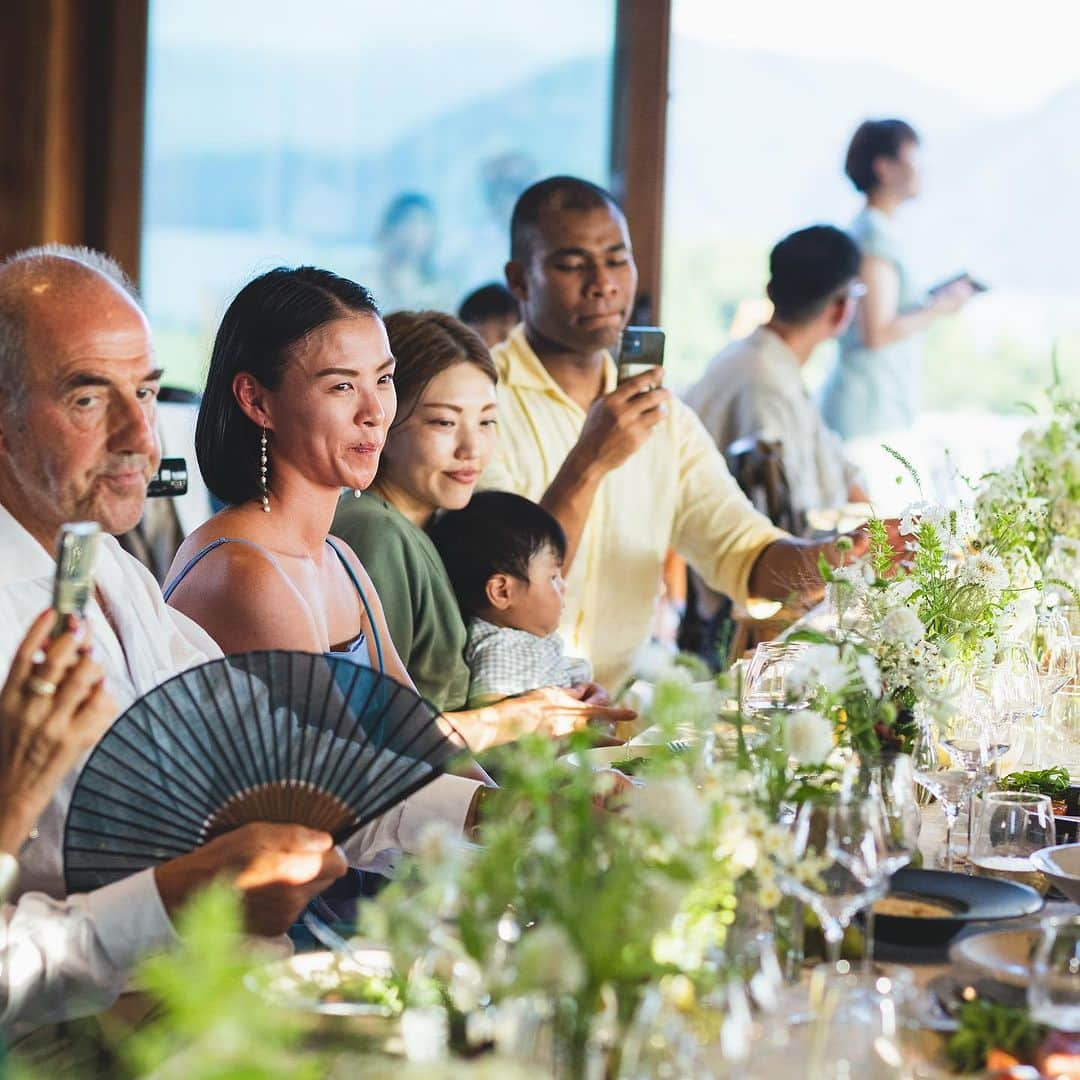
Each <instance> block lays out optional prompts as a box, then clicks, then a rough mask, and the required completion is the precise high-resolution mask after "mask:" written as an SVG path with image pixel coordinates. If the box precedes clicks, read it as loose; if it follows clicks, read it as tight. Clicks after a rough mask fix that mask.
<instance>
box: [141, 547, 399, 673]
mask: <svg viewBox="0 0 1080 1080" xmlns="http://www.w3.org/2000/svg"><path fill="white" fill-rule="evenodd" d="M326 542H327V543H328V544H329V545H330V550H331V551H333V553H334V554H335V555H336V556H337V557H338V560H339V561H340V563H341V565H342V566H343V567H345V573H346V574H348V575H349V580H350V581H351V582H352V583H353V587H354V588H355V589H356V593H357V595H358V596H359V597H360V603H361V604H363V605H364V614H365V615H367V620H368V625H369V626H370V627H371V636H372V638H373V639H374V641H375V655H376V657H377V658H378V661H379V674H380V675H385V674H386V667H385V665H384V663H383V651H382V642H380V641H379V628H378V627H377V626H376V625H375V616H374V614H373V613H372V610H371V605H370V604H369V603H368V598H367V597H366V596H365V595H364V590H363V588H362V586H361V585H360V579H359V578H358V577H357V576H356V571H355V570H353V568H352V565H351V564H350V563H349V560H348V559H347V558H345V556H344V555H343V554H342V553H341V551H340V550H339V549H338V546H337V544H335V543H333V542H332V541H331V540H330V539H329V538H328V539H327V541H326ZM222 544H247V546H248V547H252V548H254V549H255V550H256V551H260V552H262V554H264V555H265V556H266V557H267V558H268V559H269V560H270V561H271V562H272V563H273V564H274V565H275V566H277V565H278V562H277V559H275V558H274V556H273V555H271V554H270V552H269V551H267V550H266V548H264V547H262V546H261V545H259V544H256V543H255V542H254V541H253V540H244V539H242V538H241V537H233V536H219V537H218V538H217V539H216V540H212V541H211V542H210V543H209V544H207V545H206V547H204V548H203V549H202V550H201V551H197V552H196V553H195V554H194V555H192V557H191V558H190V559H188V561H187V562H186V563H185V564H184V567H183V569H182V570H181V571H180V573H179V574H177V575H176V577H174V578H173V579H172V581H170V582H169V584H168V585H167V586H166V587H165V589H164V591H163V594H162V595H163V596H164V597H165V599H166V600H168V599H169V597H170V596H172V594H173V593H174V592H175V591H176V586H177V585H179V584H180V582H181V581H183V580H184V578H186V577H187V575H188V573H189V572H190V571H191V570H192V569H194V567H195V566H196V565H197V564H198V563H199V562H200V561H201V560H202V559H204V558H205V557H206V556H207V555H209V554H210V552H211V551H213V550H214V549H215V548H219V547H221V545H222Z"/></svg>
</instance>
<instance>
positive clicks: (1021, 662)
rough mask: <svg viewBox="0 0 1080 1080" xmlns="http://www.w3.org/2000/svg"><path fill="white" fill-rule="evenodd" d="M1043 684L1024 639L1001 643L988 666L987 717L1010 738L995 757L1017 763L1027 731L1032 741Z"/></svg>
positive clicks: (1033, 655)
mask: <svg viewBox="0 0 1080 1080" xmlns="http://www.w3.org/2000/svg"><path fill="white" fill-rule="evenodd" d="M1042 699H1043V687H1042V684H1041V683H1040V680H1039V668H1038V665H1037V664H1036V662H1035V654H1034V653H1033V651H1032V649H1031V647H1030V646H1029V645H1027V644H1026V643H1024V642H1019V641H1006V642H1004V643H1002V644H1001V645H1000V646H999V648H998V650H997V654H996V655H995V657H994V664H993V666H992V667H991V669H990V706H991V707H990V714H989V715H990V717H991V719H992V721H993V724H994V726H995V727H997V728H998V729H1000V730H1001V731H1008V732H1009V733H1010V736H1011V737H1010V739H1009V742H1008V744H1007V745H1006V746H1005V748H1004V750H1001V751H1000V752H998V753H996V754H994V758H995V760H996V759H998V758H1004V757H1005V755H1006V753H1008V751H1009V749H1010V747H1012V753H1010V754H1009V767H1012V766H1015V765H1018V764H1019V763H1020V759H1021V757H1022V754H1023V745H1022V744H1023V742H1024V741H1025V736H1026V735H1028V734H1029V733H1030V735H1031V736H1032V739H1031V741H1032V742H1034V737H1035V729H1036V725H1037V723H1038V712H1039V706H1040V705H1041V703H1042Z"/></svg>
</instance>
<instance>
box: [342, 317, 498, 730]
mask: <svg viewBox="0 0 1080 1080" xmlns="http://www.w3.org/2000/svg"><path fill="white" fill-rule="evenodd" d="M386 332H387V335H388V336H389V339H390V348H391V351H392V352H393V354H394V358H395V359H396V361H397V369H396V371H395V374H394V380H395V383H396V386H397V394H398V414H397V419H396V420H395V421H394V423H393V425H392V427H391V428H390V433H389V436H388V438H387V442H386V446H385V447H384V449H383V452H382V458H381V461H380V463H379V471H378V474H377V475H376V478H375V482H374V484H372V486H371V487H370V488H369V489H368V491H366V492H365V493H364V495H363V496H362V497H361V498H359V499H357V498H354V497H353V496H352V494H351V493H350V492H346V494H345V495H344V496H343V497H342V499H341V502H340V503H339V504H338V511H337V515H336V516H335V518H334V524H333V528H332V530H331V531H332V532H333V534H334V535H335V536H339V537H341V539H343V540H344V541H346V543H348V544H349V545H350V546H351V547H352V548H353V550H354V551H355V552H356V554H357V555H358V556H359V557H360V561H361V562H362V563H363V564H364V568H365V569H366V570H367V572H368V574H370V575H371V580H372V581H373V582H374V583H375V589H376V591H377V592H378V594H379V596H380V598H381V599H382V602H383V608H384V610H385V612H386V621H387V625H388V627H389V630H390V636H391V638H392V639H393V641H394V644H395V645H396V646H397V650H398V653H399V655H400V656H401V659H402V660H403V661H404V664H405V668H406V670H407V671H408V672H409V674H410V675H411V676H412V679H413V681H414V682H415V683H416V687H417V689H418V690H419V691H420V692H421V693H422V694H423V695H424V696H425V697H426V698H428V699H429V700H430V701H431V702H433V703H434V704H435V705H437V706H438V707H439V708H440V709H443V710H447V711H454V710H456V709H462V708H464V707H465V699H466V697H467V694H468V689H469V669H468V667H466V665H465V660H464V658H463V656H462V653H463V650H464V648H465V624H464V622H463V621H462V618H461V613H460V612H459V610H458V606H457V601H456V600H455V598H454V590H453V589H452V588H451V586H450V579H449V578H448V577H447V575H446V570H445V569H444V567H443V564H442V561H441V560H440V559H439V555H438V552H436V550H435V547H434V545H433V544H432V543H431V541H430V540H429V539H428V536H427V533H425V532H424V528H425V527H426V526H427V524H428V523H429V522H430V521H431V519H432V517H433V516H434V515H435V513H436V511H438V510H443V509H445V510H458V509H461V507H463V506H465V505H466V504H467V503H468V501H469V499H470V498H471V497H472V493H473V489H474V488H475V487H476V483H477V481H478V480H479V479H480V475H481V473H483V471H484V468H485V467H486V466H487V463H488V461H489V460H490V459H491V454H492V451H493V450H494V448H495V439H496V430H495V380H496V374H495V365H494V364H493V363H492V360H491V356H490V354H489V353H488V350H487V347H486V346H485V345H484V343H483V342H482V341H481V340H480V338H479V336H478V335H477V334H475V333H474V332H473V331H472V330H469V329H468V328H467V327H466V326H464V325H463V324H462V323H460V322H458V321H457V319H454V318H452V317H451V316H449V315H444V314H442V313H441V312H433V311H428V312H399V313H398V314H396V315H391V316H389V317H388V318H387V320H386Z"/></svg>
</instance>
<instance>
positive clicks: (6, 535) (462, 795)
mask: <svg viewBox="0 0 1080 1080" xmlns="http://www.w3.org/2000/svg"><path fill="white" fill-rule="evenodd" d="M54 570H55V563H54V560H53V558H52V556H51V555H50V554H49V553H48V552H46V551H45V550H44V549H43V548H42V547H41V545H40V544H39V543H38V542H37V541H36V540H35V539H34V538H33V537H32V536H31V535H30V534H29V533H28V532H27V531H26V530H25V529H24V528H23V527H22V526H21V525H20V524H19V523H18V522H17V521H16V520H15V518H14V517H12V515H11V514H10V513H9V512H8V511H7V510H6V509H5V508H4V507H3V506H0V681H2V679H3V678H5V677H6V674H7V671H8V669H9V668H10V666H11V661H12V658H13V657H14V655H15V651H16V650H17V648H18V646H19V644H20V643H21V642H22V639H23V637H24V636H25V634H26V631H27V630H28V629H29V626H30V623H31V622H32V621H33V619H34V618H35V617H36V616H37V615H38V614H40V613H41V612H42V611H44V610H45V608H47V607H48V606H49V604H50V603H51V600H52V582H53V574H54ZM95 579H96V583H97V589H98V592H99V593H100V595H101V597H102V599H103V600H104V604H105V607H106V608H107V615H106V612H105V611H103V610H102V608H101V606H100V605H99V604H98V602H97V600H96V599H95V600H93V601H92V602H91V604H90V606H89V608H88V611H87V622H88V625H89V630H90V633H91V636H92V640H93V647H94V659H95V660H96V661H97V663H98V664H100V665H101V667H102V668H103V669H104V671H105V683H106V687H107V689H108V690H109V692H110V693H111V694H112V696H113V698H114V699H115V700H116V704H117V707H118V713H117V715H120V714H121V713H123V712H124V711H125V710H126V709H127V708H128V706H130V705H131V704H132V703H133V702H134V701H136V700H137V699H138V698H139V697H141V696H142V695H143V694H145V693H147V692H148V691H150V690H151V689H153V688H154V687H155V686H157V685H159V684H160V683H162V682H164V681H165V680H166V679H168V678H170V677H172V676H173V675H176V674H177V673H178V672H180V671H183V670H185V669H186V668H189V667H192V666H194V665H196V664H200V663H203V662H205V661H207V660H210V659H213V658H215V657H219V656H221V650H220V649H219V648H218V646H217V645H216V644H215V642H214V641H213V640H212V639H211V638H210V637H209V635H208V634H206V632H205V631H204V630H202V629H201V628H200V627H199V626H198V625H197V624H196V623H194V622H193V621H192V620H191V619H189V618H188V617H187V616H185V615H183V614H182V613H180V612H178V611H175V610H173V609H172V608H170V607H168V606H167V605H166V604H165V602H164V600H163V599H162V596H161V590H160V589H159V587H158V585H157V582H156V581H155V580H154V578H153V576H152V575H151V574H150V572H149V571H148V570H146V569H145V567H143V566H142V565H141V564H140V563H139V562H138V561H137V560H136V559H134V558H133V557H132V556H130V555H128V554H127V553H126V552H125V551H123V549H122V548H121V547H120V545H119V544H118V543H117V542H116V540H115V539H114V538H113V537H111V536H106V537H103V538H102V543H101V546H100V549H99V553H98V562H97V569H96V574H95ZM76 778H77V770H76V771H74V772H72V773H71V774H70V775H69V776H68V777H67V778H66V779H65V781H64V783H63V784H62V785H61V786H60V788H59V789H58V790H57V792H56V795H55V796H54V797H53V799H52V801H51V802H50V804H49V806H48V808H47V809H46V810H45V812H44V813H43V814H42V816H41V818H40V820H39V821H38V824H37V828H36V830H35V834H34V835H33V836H32V838H31V839H30V840H28V841H27V843H26V844H25V845H24V847H23V849H22V851H21V852H20V853H19V869H20V873H19V880H18V882H17V885H16V890H15V896H16V897H17V898H18V900H17V904H15V905H12V904H7V905H5V907H4V914H3V925H0V935H3V937H0V1023H2V1024H3V1026H4V1028H5V1030H6V1031H8V1032H9V1034H17V1033H18V1028H17V1027H16V1025H21V1024H22V1023H28V1024H40V1023H45V1022H48V1021H52V1020H57V1019H61V1018H64V1017H67V1016H73V1015H79V1014H80V1013H86V1012H92V1011H95V1010H97V1009H100V1008H103V1007H105V1006H107V1005H108V1004H109V1002H110V1001H111V1000H112V999H113V998H114V997H115V996H116V995H117V994H118V993H119V992H120V991H121V990H122V989H123V986H124V982H125V979H126V975H127V971H128V969H129V968H130V966H131V964H132V963H133V962H134V961H135V960H136V959H137V958H138V957H139V956H140V955H142V954H144V953H146V952H152V951H156V950H160V949H162V948H165V947H168V946H169V945H170V944H172V943H173V942H174V940H175V934H174V931H173V927H172V924H171V922H170V921H169V918H168V915H167V914H166V912H165V908H164V906H163V905H162V903H161V898H160V896H159V895H158V891H157V886H156V883H155V880H154V876H153V872H152V871H151V870H146V871H143V872H142V873H139V874H135V875H133V876H132V877H130V878H127V879H126V880H124V881H120V882H117V883H115V884H114V885H110V886H107V887H105V888H103V889H98V890H96V891H95V892H93V893H89V894H87V895H86V896H84V897H71V898H68V899H63V897H64V892H65V890H64V877H63V850H62V846H63V829H64V819H65V817H66V814H67V807H68V803H69V802H70V799H71V795H72V792H73V790H74V786H75V780H76ZM476 787H477V784H476V782H475V781H472V780H465V779H463V778H460V777H452V776H443V777H440V778H439V779H438V780H436V781H435V782H434V783H432V784H430V785H428V786H427V787H426V788H424V789H422V790H421V791H420V792H418V793H417V794H415V795H413V796H411V797H410V798H409V799H407V800H405V801H404V802H403V803H401V804H399V805H398V806H397V807H395V808H394V809H393V810H391V811H389V812H388V813H386V814H384V815H382V817H380V818H378V819H377V820H376V821H374V822H372V823H371V824H370V825H368V826H366V827H365V828H364V829H362V830H361V831H360V832H359V833H358V834H357V835H356V836H354V837H353V838H352V839H351V840H350V841H349V842H348V844H347V845H346V854H347V855H348V857H349V862H350V863H351V864H352V865H354V866H364V865H368V866H370V865H372V863H374V862H378V861H381V860H380V857H381V859H382V860H384V859H385V857H386V854H387V853H388V852H390V851H392V850H404V851H410V850H414V849H415V846H416V842H417V839H418V837H419V834H420V832H421V830H422V828H423V826H424V825H425V824H426V823H427V822H429V821H431V820H435V819H438V820H442V821H445V822H447V823H448V824H450V825H452V826H461V827H464V823H465V818H466V815H467V813H468V808H469V805H470V803H471V801H472V798H473V794H474V792H475V789H476ZM42 893H43V894H45V895H44V896H42V895H38V894H42ZM28 894H31V895H28ZM50 898H51V899H50Z"/></svg>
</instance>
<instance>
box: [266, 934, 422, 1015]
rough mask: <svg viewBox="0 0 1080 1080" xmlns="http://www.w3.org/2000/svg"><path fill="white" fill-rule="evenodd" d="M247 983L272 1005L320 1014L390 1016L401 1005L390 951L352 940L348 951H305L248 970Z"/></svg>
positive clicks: (397, 981)
mask: <svg viewBox="0 0 1080 1080" xmlns="http://www.w3.org/2000/svg"><path fill="white" fill-rule="evenodd" d="M248 986H249V988H250V989H252V990H254V991H255V992H256V993H258V994H261V995H262V996H264V997H267V998H269V999H271V1000H272V1001H273V1002H274V1003H275V1004H277V1005H281V1006H282V1007H284V1008H286V1009H292V1010H295V1011H299V1012H311V1013H319V1014H321V1015H323V1016H367V1017H374V1018H379V1019H392V1018H394V1017H396V1016H398V1015H400V1013H401V1011H402V1009H403V1007H404V996H403V989H402V984H401V981H400V979H399V978H398V977H397V976H396V975H395V974H394V969H393V964H392V962H391V959H390V953H389V950H387V949H385V948H381V947H377V946H366V945H363V944H360V945H356V946H354V947H353V949H352V951H351V952H350V953H348V954H344V953H336V952H309V953H301V954H300V955H299V956H292V957H290V958H289V959H288V960H279V961H277V962H276V963H273V964H268V965H267V966H266V967H263V968H260V969H259V970H257V971H254V972H252V973H251V974H250V975H249V976H248Z"/></svg>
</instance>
